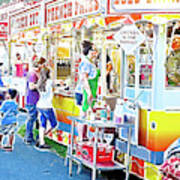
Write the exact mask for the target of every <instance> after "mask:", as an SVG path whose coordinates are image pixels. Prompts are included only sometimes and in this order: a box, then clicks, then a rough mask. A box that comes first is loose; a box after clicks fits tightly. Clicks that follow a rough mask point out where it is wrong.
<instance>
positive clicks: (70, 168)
mask: <svg viewBox="0 0 180 180" xmlns="http://www.w3.org/2000/svg"><path fill="white" fill-rule="evenodd" d="M74 126H75V121H74V120H72V123H71V143H70V145H69V148H68V153H69V154H68V155H69V156H70V158H69V175H70V176H72V155H73V144H74Z"/></svg>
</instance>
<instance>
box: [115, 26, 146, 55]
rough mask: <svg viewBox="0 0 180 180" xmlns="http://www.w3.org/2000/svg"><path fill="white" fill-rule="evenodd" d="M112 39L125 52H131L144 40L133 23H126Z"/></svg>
mask: <svg viewBox="0 0 180 180" xmlns="http://www.w3.org/2000/svg"><path fill="white" fill-rule="evenodd" d="M114 39H115V40H116V41H117V42H118V43H119V44H120V46H121V48H122V49H123V50H124V51H125V53H126V54H131V53H132V52H133V50H135V48H137V47H138V46H139V45H140V44H141V43H143V42H144V40H145V37H144V35H143V34H142V33H141V32H140V31H139V29H138V28H137V27H136V26H135V25H134V24H128V25H125V26H123V27H122V28H121V29H120V30H119V31H118V32H117V33H116V34H115V35H114Z"/></svg>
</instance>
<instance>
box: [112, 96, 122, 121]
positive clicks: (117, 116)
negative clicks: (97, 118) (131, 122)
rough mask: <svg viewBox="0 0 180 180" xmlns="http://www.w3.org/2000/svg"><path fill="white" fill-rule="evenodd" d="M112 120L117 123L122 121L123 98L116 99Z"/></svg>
mask: <svg viewBox="0 0 180 180" xmlns="http://www.w3.org/2000/svg"><path fill="white" fill-rule="evenodd" d="M113 121H114V123H117V124H120V123H122V122H123V100H121V99H120V98H118V99H117V103H116V107H115V110H114V119H113Z"/></svg>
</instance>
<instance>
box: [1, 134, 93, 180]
mask: <svg viewBox="0 0 180 180" xmlns="http://www.w3.org/2000/svg"><path fill="white" fill-rule="evenodd" d="M0 159H1V163H0V174H1V175H0V180H32V179H33V180H41V179H43V180H56V179H57V180H72V179H73V180H88V179H90V173H91V172H90V171H89V170H88V169H83V173H81V174H79V175H77V174H76V168H73V177H69V176H68V168H67V167H65V166H64V160H63V159H62V158H60V157H58V156H57V155H56V154H55V153H53V152H40V151H37V150H36V149H35V148H34V147H33V146H29V145H26V144H24V143H23V141H22V139H21V138H20V137H18V136H16V143H15V146H14V150H13V152H4V151H2V150H1V152H0ZM74 167H75V166H74Z"/></svg>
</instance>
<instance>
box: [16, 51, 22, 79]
mask: <svg viewBox="0 0 180 180" xmlns="http://www.w3.org/2000/svg"><path fill="white" fill-rule="evenodd" d="M15 66H16V77H23V62H22V59H21V55H20V54H19V53H16V62H15Z"/></svg>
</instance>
